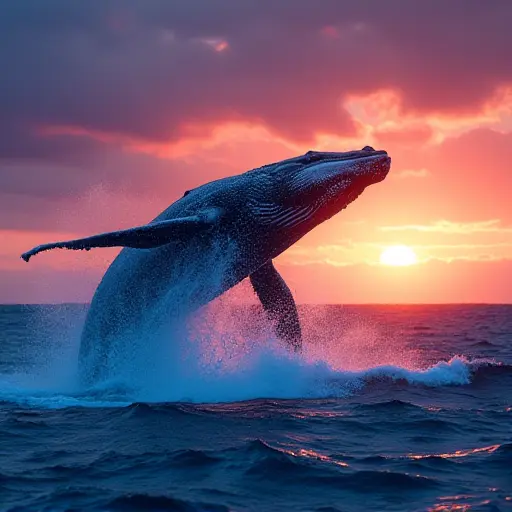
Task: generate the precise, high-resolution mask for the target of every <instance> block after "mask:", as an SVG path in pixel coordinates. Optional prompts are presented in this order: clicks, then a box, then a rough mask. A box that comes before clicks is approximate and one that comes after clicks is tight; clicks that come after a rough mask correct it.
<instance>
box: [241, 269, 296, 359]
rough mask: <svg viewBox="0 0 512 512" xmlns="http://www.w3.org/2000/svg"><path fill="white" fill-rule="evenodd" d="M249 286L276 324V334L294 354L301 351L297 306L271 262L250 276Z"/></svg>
mask: <svg viewBox="0 0 512 512" xmlns="http://www.w3.org/2000/svg"><path fill="white" fill-rule="evenodd" d="M250 280H251V284H252V286H253V288H254V291H255V292H256V295H258V298H259V299H260V301H261V304H262V305H263V309H264V310H265V311H266V312H267V314H268V315H269V317H270V318H271V319H272V320H273V321H275V322H276V333H277V335H278V336H279V337H280V338H281V339H283V340H284V341H285V342H286V343H288V345H290V346H291V347H292V348H293V349H294V350H295V351H296V352H300V351H301V349H302V336H301V329H300V323H299V315H298V313H297V306H296V305H295V301H294V300H293V296H292V292H291V291H290V289H289V288H288V286H287V285H286V283H285V282H284V280H283V278H282V277H281V276H280V274H279V272H278V271H277V270H276V269H275V267H274V265H273V264H272V261H269V262H267V263H265V265H263V266H262V267H260V268H259V269H258V270H256V272H253V273H252V274H251V275H250Z"/></svg>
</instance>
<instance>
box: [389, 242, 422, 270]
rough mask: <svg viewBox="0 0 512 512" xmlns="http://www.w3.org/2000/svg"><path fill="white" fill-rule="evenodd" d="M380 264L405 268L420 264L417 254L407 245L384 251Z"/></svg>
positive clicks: (395, 246) (394, 246)
mask: <svg viewBox="0 0 512 512" xmlns="http://www.w3.org/2000/svg"><path fill="white" fill-rule="evenodd" d="M380 262H381V264H382V265H391V266H393V267H405V266H408V265H414V264H416V263H418V257H417V256H416V253H415V252H414V251H413V250H412V249H411V248H410V247H407V246H406V245H393V246H391V247H387V248H386V249H384V251H382V254H381V255H380Z"/></svg>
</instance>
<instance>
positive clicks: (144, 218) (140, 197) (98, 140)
mask: <svg viewBox="0 0 512 512" xmlns="http://www.w3.org/2000/svg"><path fill="white" fill-rule="evenodd" d="M511 19H512V2H509V1H507V0H487V1H485V2H483V1H481V0H451V1H450V2H446V1H445V0H428V1H427V0H424V1H423V0H418V1H415V2H407V1H403V0H360V1H358V2H355V1H345V0H315V1H311V0H187V2H177V1H176V2H175V1H167V0H104V1H102V2H69V1H67V0H46V1H45V2H41V1H39V0H25V1H24V2H12V1H8V0H0V69H1V79H0V302H1V303H41V302H83V301H89V300H90V298H91V297H92V294H93V292H94V289H95V287H96V286H97V284H98V282H99V280H100V278H101V276H102V275H103V273H104V271H105V270H106V268H107V267H108V265H109V263H110V262H111V261H112V259H113V258H114V257H115V255H116V254H117V252H118V251H117V250H116V249H108V250H99V249H98V250H94V251H90V252H87V253H86V252H72V251H53V252H48V253H44V254H42V255H40V256H38V257H37V258H35V259H34V260H33V261H31V262H30V264H28V265H27V264H26V263H24V262H23V261H22V260H21V259H20V257H19V256H20V254H21V253H22V252H24V251H26V250H28V249H30V248H31V247H33V246H34V245H37V244H40V243H44V242H50V241H56V240H61V239H68V238H76V237H79V236H87V235H91V234H95V233H97V232H101V231H111V230H115V229H121V228H126V227H130V226H133V225H138V224H143V223H146V222H148V221H149V220H151V219H152V218H154V217H155V216H156V215H157V214H158V213H159V212H160V211H161V210H163V209H164V208H165V207H166V206H168V205H169V204H170V203H172V202H173V201H175V200H176V199H178V198H179V197H180V196H181V195H182V194H183V192H184V191H185V190H186V189H188V188H191V187H194V186H197V185H200V184H202V183H204V182H207V181H210V180H212V179H216V178H219V177H223V176H228V175H232V174H238V173H240V172H243V171H245V170H249V169H251V168H255V167H258V166H260V165H263V164H266V163H270V162H273V161H278V160H281V159H284V158H288V157H292V156H296V155H299V154H302V153H304V152H306V151H308V150H310V149H314V150H329V151H347V150H353V149H360V148H362V147H363V146H365V145H371V146H373V147H375V148H376V149H385V150H387V151H388V153H389V154H390V156H391V157H392V160H393V163H392V168H391V171H390V173H389V175H388V177H387V179H386V180H385V181H384V182H382V183H380V184H378V185H374V186H372V187H370V188H368V189H367V190H366V191H365V192H364V193H363V194H362V195H361V197H359V198H358V199H357V200H356V201H355V202H354V203H352V204H351V205H350V206H349V207H348V208H347V209H346V210H344V211H343V212H342V213H340V214H339V215H337V216H335V217H334V218H333V219H331V220H329V221H328V222H326V223H324V224H322V225H321V226H319V227H318V228H316V229H315V230H314V231H312V232H311V233H310V234H308V235H307V236H306V237H304V238H303V239H302V240H300V241H299V242H298V243H297V244H296V245H295V246H293V247H291V248H290V249H289V250H288V251H286V252H285V253H283V254H282V255H281V256H279V258H278V259H277V260H276V266H277V267H278V268H279V270H280V272H281V273H282V275H283V277H284V278H285V279H286V281H287V282H288V284H289V286H290V288H291V289H292V291H293V293H294V295H295V296H296V298H297V301H298V302H303V303H304V302H313V303H375V302H378V303H444V302H448V303H453V302H473V303H481V302H498V303H500V302H501V303H503V302H507V303H510V302H512V206H511V200H512V164H511V162H512V65H511V60H510V49H511V48H512V31H511V30H510V20H511ZM394 245H405V246H408V247H410V248H412V249H413V250H414V252H415V253H416V254H417V257H418V263H417V264H415V265H410V266H401V267H393V266H386V265H382V264H381V263H380V262H379V261H380V260H379V258H380V255H381V253H382V252H383V251H384V250H385V249H386V248H387V247H389V246H394Z"/></svg>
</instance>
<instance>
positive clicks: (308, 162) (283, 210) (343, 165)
mask: <svg viewBox="0 0 512 512" xmlns="http://www.w3.org/2000/svg"><path fill="white" fill-rule="evenodd" d="M390 166H391V158H390V157H389V156H388V154H387V152H386V151H377V150H375V149H373V148H371V147H369V146H365V147H364V148H363V149H361V150H359V151H348V152H345V153H334V152H321V151H308V152H307V153H306V154H304V155H301V156H299V157H296V158H290V159H288V160H284V161H282V162H278V163H276V164H272V165H270V166H265V168H263V169H261V171H264V172H265V174H266V177H267V180H265V181H266V182H267V183H268V188H267V187H265V188H267V192H266V198H267V204H266V205H265V204H263V205H262V206H261V208H260V209H259V215H260V216H261V221H262V223H264V224H267V225H268V226H270V225H272V226H274V227H277V228H283V229H293V228H295V227H297V228H299V226H301V227H302V228H305V229H306V231H309V230H310V229H312V228H313V227H314V226H316V225H318V224H320V223H321V222H323V221H325V220H327V219H329V218H330V217H332V216H333V215H335V214H336V213H338V212H340V211H341V210H343V209H344V208H346V207H347V206H348V205H349V204H350V203H351V202H352V201H354V200H355V199H356V198H357V197H358V196H359V195H360V194H361V193H362V192H363V191H364V189H365V188H366V187H368V186H370V185H373V184H374V183H378V182H380V181H382V180H384V178H385V177H386V176H387V174H388V172H389V169H390ZM269 188H271V190H269ZM269 199H270V201H269ZM301 231H302V229H301Z"/></svg>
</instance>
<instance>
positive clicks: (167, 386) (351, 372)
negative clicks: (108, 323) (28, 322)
mask: <svg viewBox="0 0 512 512" xmlns="http://www.w3.org/2000/svg"><path fill="white" fill-rule="evenodd" d="M244 286H245V285H242V287H240V288H238V290H237V291H235V293H234V294H233V295H231V296H230V294H227V295H226V296H223V297H222V298H220V299H218V300H216V301H214V302H213V303H211V304H210V305H209V306H208V307H206V308H204V309H202V310H201V311H199V312H197V313H196V314H195V315H194V316H193V317H192V318H190V320H189V322H187V323H186V324H183V325H182V326H180V328H179V329H176V328H175V329H174V330H173V331H170V332H166V333H162V332H161V333H160V334H159V336H155V335H153V336H152V337H150V336H148V335H147V334H146V335H144V333H140V336H141V337H143V338H144V339H139V340H138V341H139V343H138V346H139V347H140V346H143V347H146V351H145V352H144V353H143V352H140V351H139V352H138V353H137V354H133V355H134V357H136V358H135V359H134V360H131V361H130V360H129V357H126V358H125V362H126V363H127V364H126V365H125V366H123V365H119V367H118V372H117V373H116V376H115V378H112V379H110V380H108V381H105V382H102V383H101V384H99V385H97V386H95V387H92V388H83V387H81V386H80V384H79V382H78V379H77V378H76V376H77V353H78V344H79V333H80V323H81V322H83V314H82V315H76V314H74V315H71V314H69V315H68V316H67V317H65V318H62V312H60V313H59V315H60V319H61V320H60V321H59V322H58V323H57V324H54V323H52V320H51V318H52V314H51V313H50V314H49V315H47V316H46V318H44V319H43V320H44V322H46V323H48V322H50V325H51V327H52V328H51V329H46V330H50V331H51V332H52V335H51V339H50V338H46V339H44V338H43V339H42V338H41V337H40V338H39V340H38V343H35V342H34V343H31V344H29V345H27V347H26V348H27V353H28V352H29V351H30V354H31V357H32V362H31V364H30V365H29V366H27V365H25V368H24V370H23V371H16V372H14V373H11V374H8V375H6V374H4V375H2V376H0V400H9V401H15V402H18V403H22V404H29V405H32V406H37V407H69V406H77V405H80V406H108V407H116V406H124V405H127V404H129V403H133V402H176V401H187V402H203V403H204V402H232V401H240V400H249V399H255V398H282V399H285V398H324V397H346V396H348V395H350V394H352V393H354V392H357V391H358V390H361V389H362V388H364V386H365V385H366V384H367V383H368V382H371V381H373V380H375V379H377V380H385V381H394V380H402V381H405V382H408V383H410V384H413V385H424V386H443V385H462V384H467V383H469V382H470V380H471V374H472V370H473V368H474V367H475V365H478V364H479V363H478V361H476V362H472V361H469V360H467V359H466V358H464V357H454V358H452V359H450V360H449V361H440V362H438V363H437V364H434V365H431V366H430V367H422V366H421V364H420V361H419V360H418V358H417V355H415V354H414V353H410V352H409V351H403V350H402V351H401V350H397V349H396V346H400V344H399V343H398V344H395V346H393V344H392V343H390V340H389V339H386V336H384V337H382V336H381V337H380V338H379V332H378V326H376V325H372V324H371V323H369V322H368V321H367V322H366V323H365V322H364V321H363V320H362V319H356V320H354V318H350V319H348V320H347V318H346V316H344V315H343V314H342V315H340V314H339V310H338V312H337V313H336V314H334V312H333V311H329V308H318V309H315V308H313V309H311V308H310V309H307V310H304V309H303V310H302V312H301V316H302V324H303V326H304V335H305V350H304V354H303V356H297V355H293V354H290V353H289V352H287V350H286V349H285V348H284V347H283V346H282V345H281V344H280V343H279V342H278V340H276V339H275V337H274V336H273V334H272V326H270V325H269V324H268V322H267V319H266V317H265V316H264V314H263V312H262V310H261V308H259V306H257V305H251V304H246V305H244V306H241V305H240V304H238V302H239V301H238V298H239V297H240V294H241V295H242V296H246V295H245V294H246V292H245V291H244V288H243V287H244ZM237 295H238V297H237ZM233 297H234V298H235V299H236V300H233ZM68 313H69V312H68ZM55 314H56V313H55V312H54V313H53V315H55ZM335 317H336V318H338V321H334V320H333V318H335ZM38 323H39V325H41V322H38ZM35 339H36V337H34V338H33V341H34V340H35ZM141 342H144V343H141ZM128 363H129V364H128Z"/></svg>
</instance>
